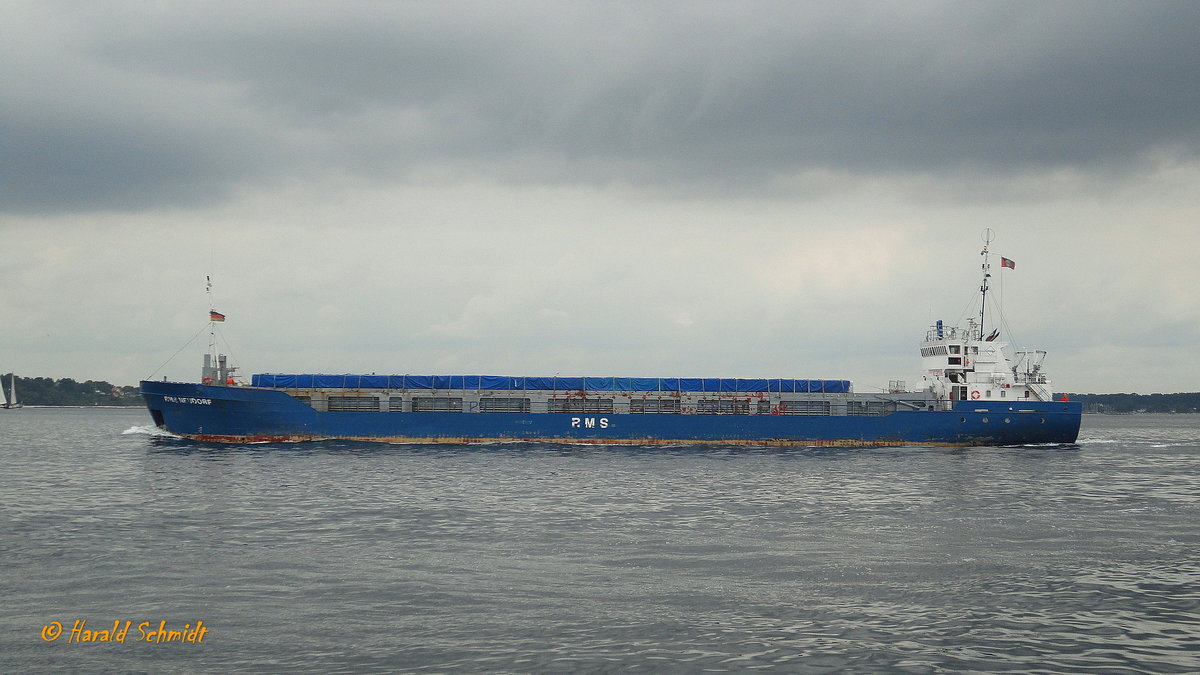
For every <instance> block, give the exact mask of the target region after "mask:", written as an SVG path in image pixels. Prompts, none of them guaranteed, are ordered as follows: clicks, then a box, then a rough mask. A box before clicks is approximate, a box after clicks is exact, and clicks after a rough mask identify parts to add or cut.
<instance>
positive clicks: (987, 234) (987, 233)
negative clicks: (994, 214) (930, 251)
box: [978, 227, 996, 340]
mask: <svg viewBox="0 0 1200 675" xmlns="http://www.w3.org/2000/svg"><path fill="white" fill-rule="evenodd" d="M995 238H996V233H995V232H993V231H992V228H990V227H988V228H984V230H983V251H982V252H980V254H979V255H981V256H983V265H982V266H981V267H982V269H983V283H982V284H981V285H980V286H979V291H980V293H981V296H980V298H981V299H980V301H979V338H978V339H980V340H982V339H983V336H984V335H986V334H987V333H986V331H984V329H983V318H984V310H985V309H986V308H987V292H988V279H989V278H990V277H991V276H992V274H991V269H992V265H991V263H990V262H988V246H990V245H991V243H992V240H993V239H995Z"/></svg>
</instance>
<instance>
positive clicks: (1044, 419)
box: [1038, 417, 1046, 424]
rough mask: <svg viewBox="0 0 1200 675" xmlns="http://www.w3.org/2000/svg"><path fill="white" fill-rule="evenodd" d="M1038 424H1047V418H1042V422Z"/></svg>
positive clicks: (1039, 421)
mask: <svg viewBox="0 0 1200 675" xmlns="http://www.w3.org/2000/svg"><path fill="white" fill-rule="evenodd" d="M1038 423H1039V424H1045V423H1046V418H1045V417H1043V418H1041V419H1040V420H1038Z"/></svg>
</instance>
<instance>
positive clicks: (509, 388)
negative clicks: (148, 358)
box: [141, 235, 1082, 447]
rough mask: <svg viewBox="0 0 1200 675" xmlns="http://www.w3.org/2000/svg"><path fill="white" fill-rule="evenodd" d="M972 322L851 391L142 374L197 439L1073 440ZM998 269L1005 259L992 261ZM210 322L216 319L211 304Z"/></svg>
mask: <svg viewBox="0 0 1200 675" xmlns="http://www.w3.org/2000/svg"><path fill="white" fill-rule="evenodd" d="M990 241H991V238H990V235H988V236H985V246H984V249H983V253H982V255H983V264H982V272H983V283H982V284H981V286H980V291H981V301H980V312H979V315H978V318H977V319H976V317H975V316H972V317H970V318H969V319H967V321H966V323H965V325H962V326H950V325H946V324H944V323H943V322H942V321H940V320H939V321H937V322H936V323H935V324H934V325H932V326H930V327H929V328H928V330H927V331H926V333H925V337H924V340H923V341H922V342H921V343H920V354H921V360H922V362H923V366H924V371H925V374H924V375H923V377H922V382H921V383H920V385H919V386H915V387H913V388H912V389H909V388H908V387H906V386H905V383H904V382H901V381H891V382H890V383H889V387H887V388H886V389H885V390H882V391H880V392H856V391H854V387H853V384H852V383H851V382H850V381H849V380H841V379H797V378H722V377H529V376H500V375H410V374H405V375H374V374H372V375H354V374H339V375H329V374H315V373H306V374H276V373H265V374H256V375H253V376H252V377H251V379H250V381H249V382H243V381H241V380H240V378H239V376H238V374H237V372H236V368H234V367H232V366H230V365H229V363H228V361H227V358H226V357H225V356H224V355H222V354H219V353H217V352H216V350H215V337H214V339H213V340H212V341H211V342H210V352H209V353H207V354H205V355H204V364H203V366H202V370H201V378H200V382H196V383H187V382H165V381H163V382H159V381H151V380H146V381H143V382H142V383H141V392H142V396H143V397H144V398H145V400H146V405H147V407H148V409H149V411H150V416H151V418H152V419H153V421H154V424H155V425H156V426H158V427H159V428H161V429H163V430H165V431H168V432H170V433H172V434H176V435H178V436H182V437H185V438H189V439H194V440H197V441H209V442H223V443H274V442H292V441H312V440H322V439H347V440H357V441H378V442H386V443H460V444H461V443H492V442H521V441H532V442H548V443H591V444H615V445H668V444H669V445H676V444H714V445H744V446H801V447H805V446H848V447H872V446H981V445H1025V444H1042V443H1048V444H1070V443H1074V442H1075V440H1076V438H1077V436H1078V434H1079V424H1080V419H1081V414H1082V405H1081V403H1079V402H1074V401H1068V400H1066V398H1065V397H1061V398H1060V400H1055V396H1054V393H1053V391H1052V390H1051V383H1050V380H1049V379H1048V377H1047V376H1046V373H1045V372H1044V371H1043V370H1042V361H1043V359H1044V358H1045V355H1046V353H1045V352H1044V351H1041V350H1019V351H1018V350H1014V349H1013V348H1012V347H1011V346H1010V345H1009V343H1007V342H1005V341H1002V340H1000V339H999V337H1000V332H999V330H992V331H991V332H988V331H987V330H986V327H985V324H984V319H985V308H986V302H987V292H988V287H989V279H990V277H991V262H990V261H991V258H992V254H991V253H990V252H989V251H988V244H989V243H990ZM1000 264H1001V267H1002V269H1003V268H1005V267H1009V268H1013V269H1015V263H1013V262H1012V261H1011V260H1009V259H1008V258H1003V257H1001V258H1000ZM209 318H210V321H218V320H220V321H223V320H224V316H223V315H221V314H219V313H217V312H216V311H215V310H214V311H211V312H210V317H209Z"/></svg>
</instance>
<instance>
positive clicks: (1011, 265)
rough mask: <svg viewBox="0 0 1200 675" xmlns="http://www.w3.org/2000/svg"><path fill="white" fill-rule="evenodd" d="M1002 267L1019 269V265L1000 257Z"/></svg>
mask: <svg viewBox="0 0 1200 675" xmlns="http://www.w3.org/2000/svg"><path fill="white" fill-rule="evenodd" d="M1000 266H1001V267H1007V268H1008V269H1010V270H1015V269H1017V263H1015V262H1013V261H1011V260H1009V259H1008V258H1005V257H1004V256H1000Z"/></svg>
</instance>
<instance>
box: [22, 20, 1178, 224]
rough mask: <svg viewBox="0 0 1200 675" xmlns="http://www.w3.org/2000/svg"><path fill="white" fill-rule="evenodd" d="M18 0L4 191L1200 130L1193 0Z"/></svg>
mask: <svg viewBox="0 0 1200 675" xmlns="http://www.w3.org/2000/svg"><path fill="white" fill-rule="evenodd" d="M46 7H47V6H46V5H44V4H30V5H17V6H15V8H13V7H9V8H8V9H6V10H3V11H4V13H5V15H6V16H5V18H6V19H7V21H8V23H9V25H25V26H27V27H28V31H27V34H28V35H30V36H31V37H28V38H26V39H23V40H17V41H15V42H14V41H9V42H8V43H7V45H6V46H0V56H3V57H4V58H3V65H0V72H2V73H3V76H4V79H5V81H6V82H12V83H14V85H15V86H12V87H8V88H7V89H8V90H9V92H10V93H9V94H6V95H5V98H4V100H3V102H2V103H0V172H2V173H0V180H2V181H3V182H2V187H0V198H2V199H3V203H4V207H3V208H4V209H5V210H8V211H45V212H53V211H60V210H81V209H93V208H123V209H138V208H145V207H160V206H164V205H174V206H189V205H194V204H197V203H201V202H203V201H205V200H213V201H219V200H221V199H223V198H224V197H225V196H226V195H227V194H228V192H229V191H230V190H232V189H234V188H237V187H243V186H246V185H252V184H254V183H257V182H262V181H270V180H275V179H279V178H289V177H294V176H296V175H300V176H303V175H306V174H310V173H317V174H319V173H323V172H348V173H351V174H356V175H359V176H363V177H369V178H376V179H379V180H395V179H397V177H404V176H406V175H409V174H417V175H420V174H421V173H422V172H432V173H434V174H436V175H446V174H447V172H449V174H450V175H453V174H455V173H456V172H462V173H481V174H486V175H489V176H493V177H499V178H501V179H505V180H516V181H532V182H593V181H596V182H605V181H614V180H615V181H629V182H635V183H640V184H645V185H651V186H652V185H672V186H676V187H678V186H687V185H701V186H706V187H707V186H712V185H719V184H723V185H725V186H726V187H727V188H729V189H734V190H737V189H744V188H746V187H748V186H752V185H756V184H760V183H764V182H767V181H769V180H770V179H771V178H772V177H776V176H780V175H788V174H792V173H796V172H803V171H805V170H809V169H833V170H838V171H848V172H851V173H857V174H888V173H907V172H916V173H926V174H928V173H932V174H937V173H941V172H950V171H953V172H958V171H964V170H965V171H969V172H979V173H984V174H994V175H1001V176H1002V175H1005V174H1009V173H1022V172H1030V171H1038V170H1053V169H1058V168H1072V169H1080V170H1083V171H1093V170H1095V171H1104V172H1114V171H1115V172H1120V171H1128V170H1131V169H1136V168H1137V167H1139V166H1141V165H1142V163H1143V162H1145V161H1147V160H1148V158H1150V157H1154V156H1158V157H1163V156H1165V157H1169V158H1183V159H1185V160H1188V161H1190V160H1192V159H1194V156H1195V153H1196V151H1197V149H1198V147H1200V129H1198V124H1200V118H1197V117H1196V116H1195V114H1194V111H1195V110H1196V109H1198V107H1200V106H1198V104H1200V68H1197V67H1196V66H1197V63H1200V50H1198V49H1197V46H1196V45H1197V41H1196V39H1195V34H1196V28H1197V26H1200V5H1197V4H1195V3H1190V2H1178V3H1173V2H1159V3H1094V2H1073V3H1033V2H1030V3H1015V2H1001V3H983V2H976V3H944V2H927V3H914V2H905V3H836V4H826V3H813V4H797V3H790V2H789V3H777V4H770V3H754V4H747V3H727V4H725V3H690V2H689V3H677V4H665V3H629V4H617V3H595V4H577V3H515V4H514V3H413V4H397V3H313V4H305V3H295V2H286V3H277V4H262V3H253V4H232V5H226V4H220V3H201V4H186V5H185V4H167V5H162V6H159V8H158V9H147V8H145V7H144V6H143V4H142V3H131V4H119V3H117V4H107V5H102V6H98V7H99V9H97V8H96V7H97V6H90V5H89V6H84V8H81V6H79V5H75V4H67V5H54V6H52V7H51V8H50V9H47V8H46Z"/></svg>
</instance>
